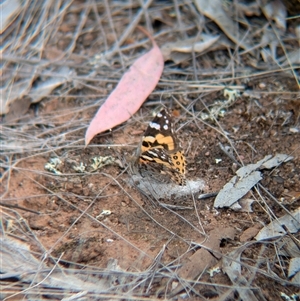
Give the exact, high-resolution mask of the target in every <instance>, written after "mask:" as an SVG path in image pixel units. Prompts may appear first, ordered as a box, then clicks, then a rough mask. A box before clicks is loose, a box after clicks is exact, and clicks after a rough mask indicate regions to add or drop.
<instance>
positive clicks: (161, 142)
mask: <svg viewBox="0 0 300 301" xmlns="http://www.w3.org/2000/svg"><path fill="white" fill-rule="evenodd" d="M138 163H139V169H140V171H141V174H142V175H150V176H153V177H154V178H155V179H157V180H159V181H163V182H169V181H173V182H175V183H176V184H178V185H185V184H186V179H185V167H186V162H185V156H184V153H183V151H182V148H181V145H180V142H179V140H178V138H177V136H176V133H175V131H174V126H173V122H172V117H171V115H170V114H169V113H168V112H167V110H166V109H162V110H161V111H160V112H159V113H158V114H157V115H156V117H155V118H154V119H153V121H152V122H150V123H149V125H148V128H147V129H146V131H145V134H144V136H143V138H142V143H141V146H140V150H139V159H138Z"/></svg>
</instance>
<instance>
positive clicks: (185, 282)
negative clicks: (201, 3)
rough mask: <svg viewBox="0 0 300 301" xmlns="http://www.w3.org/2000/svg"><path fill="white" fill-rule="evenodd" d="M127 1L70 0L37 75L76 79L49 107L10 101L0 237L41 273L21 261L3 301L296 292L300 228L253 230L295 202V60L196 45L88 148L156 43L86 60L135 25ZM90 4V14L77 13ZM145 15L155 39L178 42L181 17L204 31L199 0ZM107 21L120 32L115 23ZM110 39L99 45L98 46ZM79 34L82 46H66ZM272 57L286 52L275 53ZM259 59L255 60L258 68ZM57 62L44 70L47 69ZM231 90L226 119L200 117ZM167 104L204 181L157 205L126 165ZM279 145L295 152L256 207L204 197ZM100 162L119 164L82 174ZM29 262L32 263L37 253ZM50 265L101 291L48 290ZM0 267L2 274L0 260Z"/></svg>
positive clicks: (298, 156)
mask: <svg viewBox="0 0 300 301" xmlns="http://www.w3.org/2000/svg"><path fill="white" fill-rule="evenodd" d="M175 2H176V1H175ZM66 3H67V2H66ZM68 3H69V2H68ZM108 3H109V1H108ZM123 5H124V7H123V6H122V5H121V4H119V6H118V5H117V4H116V3H115V4H114V5H113V4H111V5H110V6H106V5H102V4H100V3H97V4H96V3H95V4H93V5H91V4H88V3H87V2H86V3H85V4H84V5H83V4H81V3H80V2H70V7H68V8H65V10H64V11H63V12H64V14H63V17H61V19H60V20H61V23H60V24H57V32H56V33H55V35H54V36H53V40H51V41H48V40H47V43H48V44H47V45H48V46H47V48H45V49H44V51H43V53H42V57H43V60H44V61H45V62H46V61H47V62H48V63H47V64H46V63H45V64H43V65H42V64H41V63H39V64H38V70H39V72H41V74H40V77H42V72H43V71H44V70H46V69H47V68H50V67H49V66H54V65H55V66H56V67H57V66H58V65H64V66H68V67H69V68H70V70H71V69H72V68H73V70H76V74H74V73H71V74H70V78H71V79H72V80H71V82H70V81H68V82H66V83H63V85H61V86H59V87H58V88H56V89H55V90H53V91H52V92H51V93H49V95H47V97H46V98H43V99H42V101H41V102H39V103H37V104H33V105H31V106H30V107H29V108H27V107H26V106H25V107H26V109H19V107H20V106H21V104H20V101H18V104H19V105H17V104H16V103H15V104H13V105H11V109H10V112H8V113H7V114H6V115H3V118H2V125H1V128H2V130H1V132H2V135H3V152H2V155H1V160H2V168H1V173H2V188H1V195H2V198H1V205H2V206H1V214H2V224H1V226H2V228H1V231H2V239H4V238H5V239H11V240H12V241H14V242H15V243H16V244H17V246H18V247H13V248H12V251H11V254H10V256H11V260H12V261H11V262H10V263H9V264H10V265H11V266H13V265H14V261H15V263H16V264H17V263H19V260H20V257H19V256H18V255H17V253H19V254H21V253H22V252H21V251H20V250H23V249H22V248H23V247H22V246H24V245H26V246H28V247H29V248H30V254H31V255H33V256H34V258H36V259H37V260H38V262H40V269H38V268H37V266H36V267H35V268H32V269H33V271H31V273H29V272H28V270H27V271H26V273H25V272H24V271H23V272H24V273H25V274H26V277H25V276H24V275H25V274H22V275H20V270H19V269H18V268H16V267H14V274H13V275H11V274H10V276H11V277H2V278H3V279H2V278H1V279H2V280H1V286H2V287H3V290H2V293H1V294H2V295H1V298H3V299H5V300H21V298H23V300H46V299H48V300H49V299H50V300H61V299H62V298H67V297H68V298H69V297H71V296H73V297H74V295H75V294H77V293H80V292H81V293H82V292H85V293H84V294H83V296H81V295H80V296H77V298H76V299H75V300H100V299H101V300H102V299H113V298H118V299H122V298H124V299H128V300H145V299H147V300H148V299H150V300H154V299H156V298H157V299H163V298H167V299H174V300H176V299H177V300H180V299H181V298H182V299H188V300H296V299H284V298H285V297H282V296H283V295H284V296H290V297H291V296H293V294H296V293H297V292H298V291H299V283H298V284H297V283H295V282H293V281H292V280H291V278H292V277H289V276H288V274H289V271H288V269H289V262H290V260H291V258H294V257H300V256H299V249H298V253H297V252H296V253H297V254H298V255H296V256H295V255H294V254H293V255H292V254H290V253H289V248H288V247H287V245H288V242H289V243H291V242H290V240H289V237H291V236H292V237H293V239H294V242H292V244H293V243H294V244H295V246H297V244H298V248H299V231H298V233H289V234H285V235H283V236H281V237H276V238H275V239H269V240H266V241H263V242H262V241H257V240H255V239H254V238H255V236H256V234H257V233H258V232H259V230H260V229H262V228H263V227H264V226H265V225H266V224H268V223H270V222H271V221H272V220H274V219H276V218H279V217H281V216H283V215H284V214H286V213H287V212H289V213H290V212H294V211H295V210H297V209H298V210H299V199H300V178H299V175H300V131H299V129H300V119H299V117H300V115H299V112H300V103H299V86H298V84H297V76H298V80H299V74H297V72H299V63H298V65H297V66H298V67H297V68H298V69H297V68H296V67H295V68H293V67H292V66H287V67H285V68H282V69H280V68H279V67H278V66H275V63H274V62H270V63H268V64H266V63H265V62H262V59H261V57H259V53H258V52H257V53H245V54H241V53H239V51H238V50H237V49H236V48H235V52H234V51H233V50H232V51H229V50H228V49H224V47H223V48H222V47H220V48H219V49H216V50H210V49H208V50H206V51H204V53H201V54H199V53H190V56H189V57H188V58H187V59H185V60H184V61H182V62H180V63H175V62H174V61H172V60H171V59H169V60H166V62H165V69H164V73H163V76H162V78H161V81H160V83H159V84H158V87H157V88H156V89H155V91H154V92H153V93H152V95H151V96H150V97H149V99H148V100H147V102H145V104H144V105H143V107H142V108H141V109H140V110H139V111H138V113H137V114H135V115H134V116H133V117H132V118H131V119H130V120H128V121H127V122H125V123H123V124H122V125H120V126H118V127H116V128H114V129H113V130H112V131H108V132H106V133H103V134H101V135H98V136H97V137H95V138H94V139H93V140H92V142H91V144H90V145H89V146H88V147H84V134H85V131H86V127H87V125H88V123H89V121H90V120H91V119H92V118H93V116H94V114H95V112H96V111H97V109H98V107H99V105H101V103H102V102H103V100H105V98H106V97H107V95H108V94H109V93H110V92H111V91H112V89H113V88H114V87H115V85H116V83H117V82H118V79H119V78H120V76H121V75H122V73H123V71H122V64H125V66H126V67H128V66H130V64H131V63H132V62H133V61H134V59H136V58H137V57H138V56H139V55H140V54H141V53H143V52H144V51H145V48H146V49H149V47H150V46H149V45H150V44H149V43H148V44H145V41H143V43H142V44H140V45H138V46H136V45H135V43H137V42H138V41H139V40H140V39H144V38H145V37H143V36H142V34H141V33H140V32H134V33H132V34H130V35H129V36H127V37H126V39H125V45H126V47H127V46H128V47H127V48H126V49H123V50H122V51H123V58H122V59H123V61H122V59H120V56H119V55H120V53H119V54H117V53H116V54H114V56H113V58H110V60H108V61H107V64H106V65H101V64H100V65H97V64H95V65H92V64H87V61H88V60H89V59H90V58H92V57H94V55H96V54H98V53H99V52H101V51H105V47H104V44H105V43H107V45H108V48H111V47H112V46H113V43H114V42H115V41H116V40H115V39H116V36H115V34H116V35H117V36H118V37H120V35H121V34H122V27H124V26H125V25H126V27H127V26H128V24H130V21H131V19H130V18H129V15H130V14H132V15H134V16H136V14H137V13H138V12H139V4H138V2H135V1H133V3H131V5H132V6H130V7H129V6H126V5H125V4H123ZM128 5H129V4H128ZM108 7H109V8H108ZM192 7H193V8H192ZM87 8H89V9H88V11H85V10H87ZM175 8H177V9H179V11H180V14H179V11H177V10H176V9H175ZM83 11H85V14H86V15H85V16H83V15H80V13H81V12H83ZM95 12H97V14H96V13H95ZM87 16H89V18H87ZM95 16H100V17H101V18H100V20H99V19H98V21H97V18H96V17H95ZM125 16H126V18H125ZM145 16H146V17H145V18H144V17H142V18H141V20H140V25H143V26H145V27H147V26H146V24H148V29H149V26H150V28H152V32H153V36H154V38H155V39H156V41H157V43H158V45H160V46H161V47H162V46H163V45H164V43H165V41H166V40H168V41H172V40H174V35H175V34H176V35H178V38H180V37H181V34H182V33H180V32H177V31H176V30H175V28H176V24H177V25H178V24H180V26H181V27H180V29H184V30H186V32H188V33H189V35H196V33H197V31H198V28H197V26H196V25H195V24H196V23H197V22H196V21H197V20H198V19H197V18H198V17H199V16H198V15H195V7H194V6H193V5H192V4H189V5H188V4H185V3H180V4H179V6H176V5H175V6H174V3H173V2H170V3H169V2H163V1H157V2H155V1H153V3H152V5H150V7H149V8H148V11H147V13H146V15H145ZM179 16H180V17H179ZM122 17H123V18H125V19H123V18H122ZM163 17H165V19H164V18H163ZM202 18H204V17H203V16H202ZM253 18H254V17H253ZM145 20H146V21H145ZM205 20H206V21H205V22H208V21H209V19H208V18H205ZM110 21H112V22H113V24H114V28H115V30H111V31H109V30H108V28H109V24H110V23H109V22H110ZM198 21H199V20H198ZM250 21H251V22H252V24H255V25H253V26H258V25H259V24H260V22H261V24H265V22H267V20H266V19H265V18H263V17H262V16H260V17H257V19H251V20H250ZM250 21H249V22H250ZM81 22H82V23H81ZM97 22H98V23H97ZM147 22H148V23H147ZM149 22H150V23H149ZM178 22H179V23H178ZM203 22H204V19H203ZM208 23H209V22H208ZM78 24H79V25H78ZM83 24H84V25H83ZM95 24H98V25H99V24H100V25H99V27H97V26H96V25H95ZM206 24H207V23H206ZM81 25H82V26H81ZM80 26H81V27H80ZM94 26H95V27H94ZM193 26H194V27H193ZM206 26H207V27H206V30H207V31H208V30H211V31H212V30H214V31H215V33H216V32H218V31H219V34H221V35H222V30H221V29H220V28H218V27H217V26H214V25H213V24H210V23H209V24H207V25H206ZM294 28H295V23H294V20H291V21H289V22H287V32H288V33H289V34H293V33H294ZM101 30H102V31H101ZM172 30H173V31H172ZM104 32H105V34H104ZM74 35H76V39H75V38H74ZM103 35H104V36H105V40H106V42H105V43H104V42H103V41H100V40H101V39H100V37H103ZM156 35H157V37H156ZM223 35H224V34H223ZM8 37H9V36H7V38H8ZM98 39H100V40H99V41H98ZM72 42H74V45H73V46H74V47H73V48H72V51H71V52H68V53H67V54H66V51H67V50H66V49H67V48H68V47H69V46H70V43H72ZM284 42H285V43H286V44H285V47H288V45H290V46H289V47H290V49H293V47H297V43H296V41H293V40H291V39H290V40H288V39H286V40H284ZM284 42H283V40H282V43H284ZM288 43H290V44H288ZM293 43H294V44H293ZM130 45H135V46H133V47H132V48H130ZM293 45H294V46H293ZM50 46H51V47H50ZM298 46H299V45H298ZM144 47H145V48H144ZM99 49H100V50H99ZM240 52H242V50H240ZM277 52H278V53H277V55H278V56H280V55H283V52H282V49H281V48H279V49H277ZM254 59H255V63H256V65H257V64H260V66H259V67H253V60H254ZM6 60H7V58H6ZM28 60H29V59H28ZM124 60H125V61H124ZM251 60H252V61H251ZM29 61H30V60H29ZM250 61H251V62H250ZM15 63H16V61H15V62H14V64H15ZM51 63H52V64H53V65H51ZM11 64H12V63H11ZM56 67H55V68H56ZM53 70H56V69H51V68H50V69H48V71H49V73H50V72H54V73H55V71H53ZM291 70H294V72H295V73H294V74H293V73H292V72H291ZM39 80H41V79H40V78H35V81H36V82H38V81H39ZM225 86H230V88H231V89H233V90H235V91H239V96H237V97H236V100H235V101H234V102H233V103H231V104H230V106H225V107H224V108H223V109H222V114H221V113H220V114H217V115H215V116H214V117H213V118H207V119H206V118H205V117H204V115H205V114H206V115H205V116H209V114H210V112H211V111H212V109H213V108H214V107H216V106H220V104H219V103H218V102H217V101H223V102H226V97H224V87H225ZM24 97H25V96H24ZM26 97H30V93H28V95H27V96H26ZM26 97H25V98H26ZM99 99H100V102H99V101H98V102H95V100H99ZM24 102H25V101H24ZM24 102H23V103H24ZM161 104H163V105H165V106H166V107H167V108H168V109H169V111H170V112H171V113H172V114H173V117H174V122H175V127H176V129H178V131H177V134H178V136H179V138H180V140H181V142H182V145H183V148H184V150H185V154H186V157H187V162H188V166H187V178H188V179H189V180H194V179H202V180H203V181H204V182H205V188H204V189H203V190H202V191H199V192H198V193H196V194H194V195H191V194H190V195H187V196H186V197H184V198H176V196H174V197H172V198H171V199H163V200H162V199H160V200H156V199H154V198H153V197H151V196H146V195H145V194H143V193H142V192H141V191H140V190H139V189H137V187H134V186H131V185H129V181H130V178H131V174H130V172H128V162H129V160H130V158H131V157H132V155H133V153H134V151H135V149H136V147H137V146H138V144H139V142H140V140H141V137H142V135H143V132H144V130H145V129H146V127H147V124H148V123H149V122H150V121H151V119H152V118H153V111H154V109H157V107H159V106H160V105H161ZM220 145H222V146H223V147H227V149H228V150H229V152H230V153H232V156H228V154H226V153H225V152H224V151H223V150H222V149H221V147H220ZM276 153H282V154H288V155H291V156H293V160H291V161H289V162H286V163H282V164H281V165H279V166H278V167H276V168H273V169H271V170H263V171H262V176H263V179H262V180H261V181H260V185H261V186H259V187H258V186H256V187H255V188H253V189H252V190H250V191H249V192H248V194H247V195H246V196H245V197H244V198H248V199H252V200H253V201H254V202H253V204H252V212H241V211H234V210H232V209H229V208H222V209H217V208H214V206H213V203H214V197H211V198H207V199H202V200H200V199H198V196H199V195H200V194H203V193H211V192H212V193H214V192H218V191H220V189H222V187H223V186H224V185H225V184H226V183H227V182H228V181H229V180H230V179H231V178H232V177H233V176H234V175H235V171H236V170H237V169H238V168H239V164H242V165H247V164H250V163H255V162H257V161H259V160H261V159H262V158H264V157H265V156H266V155H275V154H276ZM96 156H98V157H99V156H101V157H109V156H110V157H111V158H113V159H114V162H112V163H110V164H108V165H106V166H103V167H102V168H99V169H98V170H96V171H95V172H90V170H88V169H87V170H85V171H83V172H76V171H75V170H74V166H75V167H80V166H82V165H80V164H81V163H82V164H83V165H85V166H89V165H90V164H91V162H92V158H94V157H96ZM53 158H55V160H58V159H59V164H57V165H56V166H55V167H54V168H55V171H56V173H55V172H53V171H54V170H52V172H51V171H49V169H48V170H46V169H45V165H46V164H47V163H49V162H50V160H51V159H53ZM57 171H58V172H59V173H57ZM145 181H147V179H145ZM264 189H265V190H264ZM160 203H167V204H169V205H170V204H171V205H174V207H166V206H164V205H162V204H160ZM183 206H184V208H182V207H183ZM22 208H23V209H27V211H26V210H23V209H22ZM28 210H30V211H28ZM2 243H3V244H2V246H3V252H6V250H7V249H4V246H6V245H5V244H4V242H3V241H2ZM282 249H284V250H285V251H286V253H285V254H284V255H283V253H282ZM296 249H297V247H296ZM24 250H25V249H24ZM234 251H238V252H240V257H235V256H234V255H233V252H234ZM14 252H15V253H16V255H15V256H14ZM24 252H25V251H24ZM26 254H27V253H26ZM2 256H3V258H7V257H4V253H3V254H2ZM28 258H29V257H27V260H26V261H27V262H29V261H30V262H31V261H32V260H33V259H32V258H31V259H28ZM226 258H227V259H228V258H233V262H239V263H240V265H239V272H237V271H236V273H237V274H236V275H238V276H237V277H236V278H235V279H233V278H231V277H230V276H229V273H228V272H226V268H225V265H226V264H225V263H224V262H225V261H224V260H225V259H226ZM2 265H3V266H6V265H5V264H3V263H2ZM45 271H46V273H45ZM55 271H56V272H57V271H58V272H63V273H64V275H65V280H66V282H72V281H74V283H75V284H76V285H77V284H78V283H77V282H76V281H77V280H78V279H77V280H76V281H75V280H74V279H73V278H71V277H73V276H74V275H77V276H78V277H79V278H80V279H81V280H83V282H84V283H85V284H86V283H89V281H90V283H93V284H97V281H99V286H100V284H101V288H102V290H101V292H99V291H95V290H94V287H93V288H90V289H88V288H86V287H84V288H82V287H80V288H79V286H78V285H77V286H78V290H76V289H74V288H69V289H67V288H65V286H63V285H62V281H59V283H60V285H57V284H55V285H54V280H53V279H52V278H51V277H52V276H55V275H54V272H55ZM1 273H2V274H3V275H5V273H7V270H5V268H2V271H1ZM10 273H12V271H10ZM30 275H31V276H32V275H36V276H37V275H38V276H39V277H36V279H37V280H36V279H34V278H32V277H30ZM71 275H72V276H71ZM68 277H70V278H68ZM68 279H69V280H68ZM50 280H51V281H52V282H51V283H49V282H47V281H50ZM124 296H125V297H124ZM291 298H292V297H291ZM295 298H296V297H295ZM65 300H71V299H65Z"/></svg>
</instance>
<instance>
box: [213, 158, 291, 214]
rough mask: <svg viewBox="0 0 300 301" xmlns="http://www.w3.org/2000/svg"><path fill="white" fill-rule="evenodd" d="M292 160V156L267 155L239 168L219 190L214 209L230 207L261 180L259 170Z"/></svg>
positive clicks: (238, 208)
mask: <svg viewBox="0 0 300 301" xmlns="http://www.w3.org/2000/svg"><path fill="white" fill-rule="evenodd" d="M292 159H293V157H292V156H288V155H285V154H276V155H275V156H274V157H272V156H271V155H268V156H265V157H264V158H263V159H262V160H260V161H258V162H257V163H254V164H248V165H246V166H243V167H241V168H240V169H238V170H237V171H236V174H237V175H236V176H234V177H233V178H232V179H231V180H230V181H229V182H228V183H227V184H225V185H224V187H223V188H222V189H221V190H220V192H219V193H218V195H217V197H216V199H215V202H214V207H215V208H224V207H231V206H232V205H233V204H235V203H236V202H237V201H238V200H239V199H241V198H242V197H243V196H244V195H245V194H246V193H248V191H249V190H250V189H251V188H252V187H253V186H254V185H256V184H257V183H258V182H259V181H260V180H261V179H262V175H261V172H260V171H259V170H262V169H270V168H273V167H276V166H278V165H280V164H281V163H283V162H287V161H290V160H292ZM232 209H233V210H240V206H235V207H232Z"/></svg>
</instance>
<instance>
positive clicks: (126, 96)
mask: <svg viewBox="0 0 300 301" xmlns="http://www.w3.org/2000/svg"><path fill="white" fill-rule="evenodd" d="M142 31H143V32H145V30H143V29H142ZM145 33H146V34H147V35H148V36H149V38H150V39H151V41H152V44H153V48H152V49H151V50H150V51H149V52H147V53H145V54H144V55H142V56H141V57H140V58H138V59H137V60H136V61H135V62H134V63H133V65H132V66H131V67H130V68H129V70H128V71H127V72H126V73H125V74H124V75H123V76H122V78H121V80H120V81H119V83H118V85H117V86H116V88H115V89H114V90H113V91H112V93H111V94H110V95H109V97H108V98H107V99H106V101H105V103H104V104H103V105H102V106H101V107H100V108H99V110H98V112H97V114H96V116H95V117H94V118H93V120H92V121H91V123H90V125H89V127H88V129H87V131H86V134H85V145H88V144H89V143H90V141H91V140H92V138H93V137H94V136H95V135H96V134H99V133H102V132H104V131H106V130H109V129H111V128H113V127H115V126H116V125H118V124H120V123H122V122H124V121H126V120H128V119H129V118H130V117H131V116H132V115H133V114H134V113H136V112H137V110H138V109H139V108H140V107H141V105H142V104H143V103H144V101H145V100H146V99H147V97H148V96H149V95H150V93H151V92H152V91H153V90H154V88H155V87H156V85H157V83H158V81H159V79H160V77H161V74H162V71H163V68H164V59H163V55H162V53H161V51H160V49H159V48H158V46H157V44H156V43H155V41H154V40H153V38H152V37H151V36H150V35H149V34H148V33H147V32H145Z"/></svg>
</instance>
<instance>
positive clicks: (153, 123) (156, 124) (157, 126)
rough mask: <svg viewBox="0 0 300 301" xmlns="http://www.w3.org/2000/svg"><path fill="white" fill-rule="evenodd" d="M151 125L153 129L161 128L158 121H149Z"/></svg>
mask: <svg viewBox="0 0 300 301" xmlns="http://www.w3.org/2000/svg"><path fill="white" fill-rule="evenodd" d="M149 126H150V127H151V128H152V129H156V130H160V125H159V124H158V123H155V122H150V123H149Z"/></svg>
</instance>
